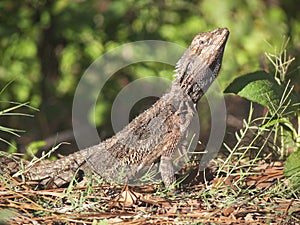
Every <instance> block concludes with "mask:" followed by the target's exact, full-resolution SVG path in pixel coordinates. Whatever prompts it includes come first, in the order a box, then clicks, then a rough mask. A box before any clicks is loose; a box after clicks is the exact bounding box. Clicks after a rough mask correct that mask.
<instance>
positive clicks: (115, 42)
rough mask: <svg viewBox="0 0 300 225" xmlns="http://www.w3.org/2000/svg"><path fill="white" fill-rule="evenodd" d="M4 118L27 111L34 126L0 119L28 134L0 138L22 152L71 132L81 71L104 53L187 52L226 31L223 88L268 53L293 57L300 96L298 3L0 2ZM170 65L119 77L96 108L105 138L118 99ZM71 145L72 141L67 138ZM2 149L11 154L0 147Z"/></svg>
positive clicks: (138, 68)
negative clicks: (138, 47) (199, 38)
mask: <svg viewBox="0 0 300 225" xmlns="http://www.w3.org/2000/svg"><path fill="white" fill-rule="evenodd" d="M0 21H1V23H0V24H1V25H0V52H1V54H0V85H1V86H0V90H2V89H3V88H4V87H5V85H7V84H8V83H9V82H11V81H13V82H12V83H11V84H10V85H9V86H8V87H7V88H6V89H5V90H4V91H3V92H2V93H1V96H0V100H1V105H0V110H1V109H5V108H6V107H8V106H9V102H30V105H31V106H33V107H36V108H38V109H39V111H32V110H30V109H23V111H22V110H21V111H22V112H29V113H31V114H33V115H34V118H26V117H16V116H11V117H3V116H2V117H0V124H1V125H3V126H8V127H14V128H18V129H23V130H26V133H24V134H22V136H21V137H20V138H16V137H13V136H11V135H8V136H7V135H6V134H4V133H3V134H2V133H0V136H3V137H4V138H6V139H8V140H10V141H11V140H15V143H14V144H15V145H16V146H17V148H18V149H19V150H22V149H24V148H25V146H27V145H28V144H29V143H31V142H32V141H37V140H45V139H46V138H48V137H55V135H56V134H58V133H59V132H63V131H70V130H71V129H72V123H71V122H72V121H71V109H72V100H73V94H74V91H75V88H76V85H77V83H78V81H79V79H80V78H81V76H82V74H83V72H84V71H85V69H86V68H87V67H88V66H89V65H90V64H91V63H92V62H93V61H94V60H95V59H96V58H97V57H99V56H101V55H102V54H103V53H105V52H106V51H108V50H110V49H112V48H114V47H116V46H119V45H120V44H123V43H128V42H133V41H139V40H149V39H152V40H153V39H154V40H164V41H170V42H174V43H177V44H180V45H182V46H184V47H187V46H188V45H189V44H190V42H191V40H192V39H193V37H194V36H195V35H196V34H197V33H199V32H202V31H208V30H210V29H215V28H217V27H228V28H229V30H230V32H231V35H230V39H229V42H228V44H227V47H226V50H225V55H224V60H223V68H222V70H221V73H220V76H219V81H220V83H221V86H222V88H223V89H224V88H225V87H226V86H227V85H228V84H229V83H230V82H231V81H232V80H233V79H234V78H236V77H237V76H239V75H243V74H245V73H248V72H253V71H255V70H258V69H261V68H266V64H267V60H266V58H265V56H264V52H265V51H269V52H274V49H275V47H276V48H277V50H279V49H280V47H281V45H282V43H283V42H284V40H286V38H287V37H290V41H289V44H288V49H287V50H288V52H289V53H290V54H291V55H292V56H295V57H296V61H295V62H294V63H293V65H292V68H291V73H290V74H289V77H290V78H291V79H292V82H293V83H294V84H295V85H296V90H297V91H298V93H299V90H300V85H299V81H300V79H299V69H298V70H297V65H299V64H300V63H299V61H300V57H298V56H299V53H300V4H299V2H298V1H296V0H294V1H292V0H265V1H263V0H251V1H250V0H248V1H234V0H226V1H219V0H202V1H200V0H193V1H183V0H177V1H175V0H159V1H151V0H140V1H133V0H116V1H105V0H97V1H91V0H90V1H85V0H77V1H74V0H24V1H19V0H18V1H11V0H1V2H0ZM173 69H174V68H172V67H171V66H168V65H160V64H158V63H157V64H155V63H140V64H137V65H133V66H130V67H128V68H125V69H123V70H122V71H120V74H121V75H122V76H121V77H122V78H120V77H118V76H117V77H118V78H117V77H116V78H115V79H111V80H110V82H109V83H108V84H107V85H106V88H105V90H104V91H103V93H102V96H101V99H99V102H98V106H97V109H96V111H97V115H98V119H97V120H96V122H97V126H98V128H99V134H100V136H102V137H107V136H110V135H111V134H112V131H111V125H110V106H111V104H112V102H113V99H114V97H115V96H116V94H117V93H118V90H120V89H121V88H122V86H124V85H126V84H128V83H129V82H130V81H131V80H134V79H135V78H137V77H141V76H144V75H145V76H147V75H158V76H162V75H166V76H171V75H172V73H173ZM65 134H66V140H68V139H69V137H68V134H69V132H66V133H65ZM0 147H1V149H2V150H6V149H7V145H5V144H1V145H0Z"/></svg>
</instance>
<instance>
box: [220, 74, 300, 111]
mask: <svg viewBox="0 0 300 225" xmlns="http://www.w3.org/2000/svg"><path fill="white" fill-rule="evenodd" d="M224 92H225V93H234V94H237V95H239V96H241V97H243V98H246V99H248V100H250V101H253V102H257V103H259V104H261V105H263V106H266V107H267V108H268V110H269V111H270V113H271V114H272V115H274V114H278V113H280V114H281V113H290V112H295V110H296V109H298V108H299V102H300V99H299V97H298V96H297V95H296V94H295V93H294V92H293V90H292V89H291V88H290V87H288V86H286V87H285V86H282V85H279V84H278V83H277V82H276V80H275V79H274V77H272V76H271V75H269V74H267V73H266V72H264V71H257V72H254V73H249V74H246V75H243V76H241V77H238V78H236V79H235V80H234V81H233V82H232V83H231V84H230V85H229V86H228V87H227V88H226V89H225V91H224Z"/></svg>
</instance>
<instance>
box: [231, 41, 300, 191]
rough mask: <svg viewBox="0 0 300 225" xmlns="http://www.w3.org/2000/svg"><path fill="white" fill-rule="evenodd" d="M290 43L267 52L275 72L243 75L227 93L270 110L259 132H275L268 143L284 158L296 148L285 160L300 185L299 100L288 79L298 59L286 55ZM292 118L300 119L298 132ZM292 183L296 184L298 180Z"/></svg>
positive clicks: (290, 172) (288, 175) (262, 121)
mask: <svg viewBox="0 0 300 225" xmlns="http://www.w3.org/2000/svg"><path fill="white" fill-rule="evenodd" d="M287 42H288V41H287ZM287 42H285V43H284V44H283V45H282V47H281V49H280V51H279V52H277V51H275V53H274V54H271V53H265V55H266V57H267V58H268V59H269V61H270V62H271V64H272V65H273V66H274V68H275V72H274V73H272V74H270V73H267V72H265V71H257V72H254V73H249V74H246V75H243V76H241V77H239V78H237V79H235V80H234V81H233V82H232V83H231V84H230V85H229V86H228V87H227V88H226V90H225V93H234V94H237V95H239V96H241V97H243V98H246V99H248V100H250V101H253V102H257V103H259V104H261V105H263V106H265V107H266V108H267V109H268V113H267V114H266V116H265V118H263V119H262V120H261V121H260V122H259V124H260V126H259V127H260V129H259V130H257V131H258V132H260V131H263V130H265V131H267V132H268V133H269V131H270V130H271V131H272V133H273V137H272V139H269V141H271V142H272V148H273V149H274V150H275V153H279V155H280V158H281V159H285V158H286V157H287V156H288V155H289V152H288V149H293V153H292V154H290V156H289V158H288V159H287V161H286V166H285V175H286V176H287V177H293V178H295V177H296V178H297V179H298V181H296V183H297V184H298V185H300V178H299V174H300V161H299V160H296V159H299V158H300V126H299V124H300V110H299V109H300V98H299V96H298V95H297V94H296V93H295V91H294V90H293V88H294V87H293V86H291V84H290V80H288V79H287V75H288V69H289V66H290V65H291V63H292V62H293V61H294V59H295V58H292V57H290V56H288V55H287V52H286V46H287ZM293 117H296V118H297V119H298V129H297V128H296V126H295V125H294V124H293V123H292V122H291V118H293ZM261 134H265V132H263V133H261ZM295 174H298V175H295ZM293 180H294V182H295V179H293Z"/></svg>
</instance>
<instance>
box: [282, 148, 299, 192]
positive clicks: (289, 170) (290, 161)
mask: <svg viewBox="0 0 300 225" xmlns="http://www.w3.org/2000/svg"><path fill="white" fill-rule="evenodd" d="M284 174H285V176H286V177H287V178H290V179H291V181H292V185H293V186H295V187H299V186H300V149H298V150H297V151H295V152H293V153H292V154H291V155H290V156H289V157H288V158H287V160H286V165H285V168H284Z"/></svg>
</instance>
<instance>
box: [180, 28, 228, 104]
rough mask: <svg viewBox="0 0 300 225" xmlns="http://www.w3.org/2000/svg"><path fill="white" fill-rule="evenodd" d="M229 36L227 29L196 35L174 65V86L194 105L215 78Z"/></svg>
mask: <svg viewBox="0 0 300 225" xmlns="http://www.w3.org/2000/svg"><path fill="white" fill-rule="evenodd" d="M228 36H229V31H228V29H227V28H218V29H215V30H212V31H209V32H204V33H200V34H198V35H197V36H196V37H195V38H194V39H193V41H192V43H191V45H190V47H189V48H188V49H187V50H186V51H185V53H184V54H183V56H182V57H181V59H180V60H179V61H178V62H177V64H176V79H175V81H174V82H175V83H176V85H177V86H178V85H179V86H180V88H181V90H184V92H185V93H186V94H188V95H189V96H190V97H191V99H192V101H193V102H194V103H196V102H197V101H198V100H199V99H200V98H201V97H202V96H203V95H204V94H205V92H206V91H207V89H208V88H209V86H210V85H211V83H212V82H213V81H214V79H215V78H216V77H217V75H218V73H219V70H220V68H221V64H222V58H223V52H224V49H225V45H226V41H227V38H228Z"/></svg>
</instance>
